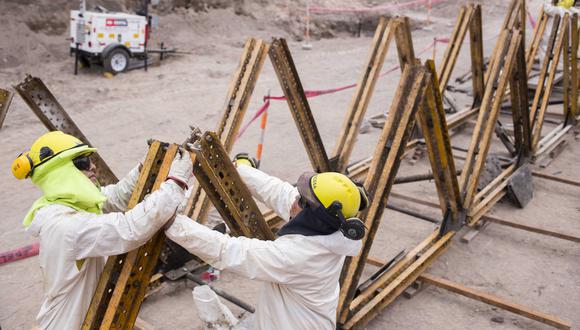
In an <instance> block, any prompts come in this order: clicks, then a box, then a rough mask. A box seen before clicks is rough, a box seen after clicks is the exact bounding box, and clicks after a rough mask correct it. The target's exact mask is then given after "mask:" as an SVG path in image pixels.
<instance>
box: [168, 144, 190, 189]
mask: <svg viewBox="0 0 580 330" xmlns="http://www.w3.org/2000/svg"><path fill="white" fill-rule="evenodd" d="M167 179H168V180H169V179H171V180H174V181H175V182H177V184H179V185H180V186H181V187H182V188H183V189H184V190H187V188H188V184H189V182H190V181H191V180H192V179H193V164H192V163H191V158H190V157H189V153H188V152H186V151H182V152H178V153H177V154H176V155H175V159H173V163H171V168H170V169H169V175H168V176H167Z"/></svg>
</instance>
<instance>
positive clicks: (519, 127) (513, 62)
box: [459, 30, 531, 224]
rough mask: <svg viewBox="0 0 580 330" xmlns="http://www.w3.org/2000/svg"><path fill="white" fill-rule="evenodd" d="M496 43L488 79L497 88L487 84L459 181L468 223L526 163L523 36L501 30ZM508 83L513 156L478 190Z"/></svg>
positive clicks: (527, 130) (496, 198)
mask: <svg viewBox="0 0 580 330" xmlns="http://www.w3.org/2000/svg"><path fill="white" fill-rule="evenodd" d="M498 42H499V44H498V47H497V52H496V54H495V55H496V57H495V59H494V63H495V64H494V65H493V66H492V67H491V69H492V71H490V72H489V77H490V81H497V87H495V86H494V84H487V85H486V90H485V94H484V98H483V101H482V104H481V110H480V112H479V117H478V120H477V123H476V126H475V128H474V134H473V135H472V137H471V143H470V146H469V149H468V152H467V156H466V160H465V163H464V166H463V171H462V173H461V177H460V181H459V185H460V188H461V194H462V199H463V207H464V208H465V209H466V210H467V218H468V222H469V224H475V223H476V222H477V221H479V219H480V218H481V216H483V214H485V212H487V211H488V210H489V209H490V208H491V207H492V206H493V205H494V204H495V203H496V202H497V201H499V199H501V197H503V196H504V195H505V194H506V191H507V189H506V187H507V185H508V183H509V180H510V177H511V175H512V174H513V173H514V172H515V170H516V169H518V168H519V167H520V166H521V165H523V164H524V163H526V162H527V159H528V157H529V153H530V149H531V141H530V124H529V115H528V107H527V77H526V75H525V72H526V62H525V48H524V41H523V36H522V34H521V31H520V30H504V31H503V32H502V34H501V36H500V39H499V41H498ZM508 85H509V87H510V91H511V93H510V96H511V101H512V118H513V124H514V132H515V139H516V143H515V148H516V149H515V150H516V151H515V154H516V156H515V158H514V160H513V161H512V164H511V165H510V166H509V167H508V168H507V169H505V170H504V171H503V172H502V173H501V174H500V175H499V176H498V177H497V178H495V179H494V180H492V181H491V182H490V183H489V184H488V185H487V186H486V187H485V188H483V189H482V190H481V191H479V192H477V186H478V182H479V179H480V176H481V173H482V171H483V166H484V163H485V159H486V157H487V154H488V151H489V147H490V144H491V138H492V135H493V132H494V130H495V126H496V122H497V119H498V116H499V111H500V108H501V104H502V102H503V99H504V96H505V93H506V89H507V87H508Z"/></svg>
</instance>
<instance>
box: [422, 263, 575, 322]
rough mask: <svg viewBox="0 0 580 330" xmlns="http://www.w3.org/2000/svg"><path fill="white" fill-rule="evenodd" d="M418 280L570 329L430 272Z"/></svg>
mask: <svg viewBox="0 0 580 330" xmlns="http://www.w3.org/2000/svg"><path fill="white" fill-rule="evenodd" d="M419 280H421V281H423V282H425V283H428V284H433V285H435V286H438V287H440V288H442V289H445V290H448V291H451V292H454V293H457V294H460V295H462V296H465V297H468V298H472V299H475V300H477V301H481V302H484V303H486V304H489V305H492V306H496V307H499V308H501V309H504V310H506V311H509V312H512V313H515V314H517V315H520V316H523V317H526V318H529V319H532V320H535V321H538V322H541V323H543V324H547V325H550V326H552V327H555V328H558V329H570V328H571V327H572V324H571V323H570V322H569V321H565V320H562V319H560V318H558V317H555V316H552V315H549V314H546V313H542V312H539V311H536V310H533V309H531V308H529V307H526V306H523V305H520V304H516V303H513V302H510V301H507V300H505V299H503V298H500V297H496V296H494V295H491V294H489V293H486V292H483V291H480V290H476V289H472V288H468V287H466V286H463V285H461V284H459V283H455V282H451V281H449V280H446V279H443V278H440V277H436V276H434V275H431V274H425V273H423V274H422V275H421V276H420V277H419Z"/></svg>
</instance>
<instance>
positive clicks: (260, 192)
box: [238, 165, 299, 221]
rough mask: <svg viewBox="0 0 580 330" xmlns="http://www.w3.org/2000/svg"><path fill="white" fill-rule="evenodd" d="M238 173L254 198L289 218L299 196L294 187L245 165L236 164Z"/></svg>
mask: <svg viewBox="0 0 580 330" xmlns="http://www.w3.org/2000/svg"><path fill="white" fill-rule="evenodd" d="M238 173H239V174H240V176H241V177H242V179H243V180H244V182H245V183H246V185H247V186H248V188H249V189H250V192H251V193H252V196H254V198H256V199H257V200H259V201H260V202H262V203H264V204H265V205H266V206H267V207H269V208H271V209H272V210H274V212H276V213H277V214H278V215H279V216H280V217H281V218H282V219H284V220H286V221H289V220H290V209H291V208H292V204H293V203H294V201H295V200H296V198H297V197H298V196H299V193H298V189H296V187H294V186H293V185H291V184H289V183H288V182H285V181H282V180H280V179H278V178H276V177H273V176H270V175H268V174H266V173H264V172H262V171H260V170H257V169H255V168H253V167H250V166H246V165H240V166H238Z"/></svg>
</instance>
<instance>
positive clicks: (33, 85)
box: [13, 75, 119, 186]
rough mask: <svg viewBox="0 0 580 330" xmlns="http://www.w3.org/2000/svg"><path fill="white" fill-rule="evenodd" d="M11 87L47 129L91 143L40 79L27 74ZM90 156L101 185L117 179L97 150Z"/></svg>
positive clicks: (114, 181)
mask: <svg viewBox="0 0 580 330" xmlns="http://www.w3.org/2000/svg"><path fill="white" fill-rule="evenodd" d="M13 87H14V89H15V90H16V92H17V93H18V94H19V95H20V96H21V97H22V99H24V102H26V104H27V105H28V106H29V107H30V109H31V110H32V111H33V112H34V113H35V114H36V116H37V117H38V118H39V119H40V121H41V122H42V123H43V124H44V126H46V128H47V129H48V130H49V131H57V130H58V131H62V132H64V133H66V134H70V135H73V136H75V137H77V138H78V139H80V140H81V141H83V142H84V143H86V144H88V145H91V143H90V142H89V140H88V139H87V137H86V136H85V135H84V134H83V132H81V130H80V128H79V127H78V126H77V125H76V124H75V122H74V121H73V120H72V118H71V117H70V116H69V115H68V114H67V113H66V111H65V110H64V108H63V107H62V105H60V103H59V102H58V101H57V100H56V98H55V97H54V95H53V94H52V93H51V92H50V90H49V89H48V87H46V85H45V84H44V83H43V82H42V80H40V79H39V78H37V77H32V76H30V75H28V76H26V79H24V81H23V82H21V83H19V84H18V85H15V86H13ZM91 158H92V161H93V162H94V163H95V166H96V174H97V178H98V179H99V182H100V184H101V185H103V186H105V185H108V184H112V183H116V182H117V181H119V180H118V179H117V177H116V176H115V174H114V173H113V171H112V170H111V168H110V167H109V165H107V163H106V162H105V161H104V160H103V159H102V158H101V156H100V155H99V154H98V153H97V152H95V153H93V156H92V157H91Z"/></svg>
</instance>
